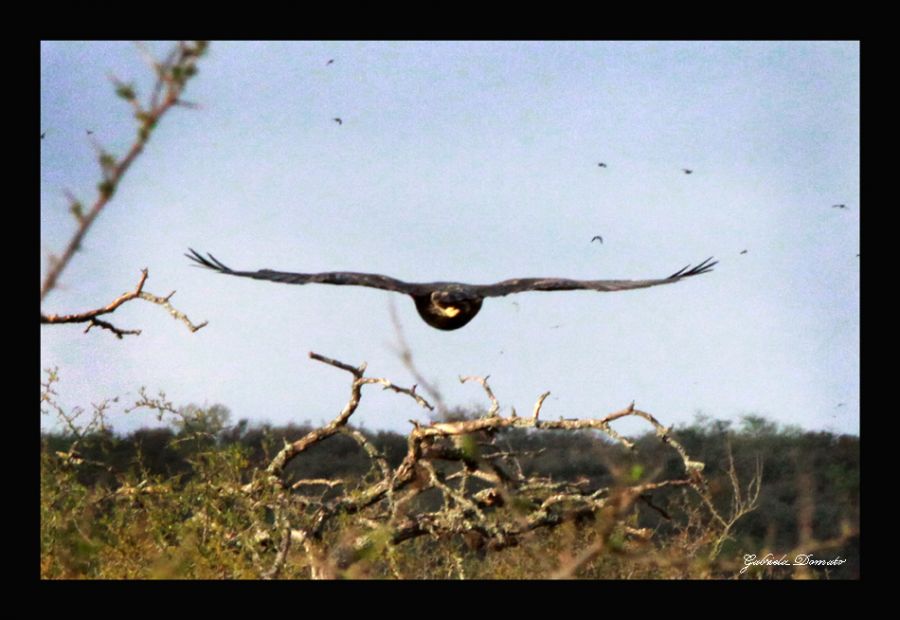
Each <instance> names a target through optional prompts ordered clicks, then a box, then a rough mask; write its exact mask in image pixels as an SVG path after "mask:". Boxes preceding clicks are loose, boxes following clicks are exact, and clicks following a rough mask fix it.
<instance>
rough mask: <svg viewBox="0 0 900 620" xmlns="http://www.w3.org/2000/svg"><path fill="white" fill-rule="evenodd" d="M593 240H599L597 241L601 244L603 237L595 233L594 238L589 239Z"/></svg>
mask: <svg viewBox="0 0 900 620" xmlns="http://www.w3.org/2000/svg"><path fill="white" fill-rule="evenodd" d="M594 241H599V242H600V243H601V244H602V243H603V237H601V236H600V235H595V236H594V238H593V239H591V243H593V242H594Z"/></svg>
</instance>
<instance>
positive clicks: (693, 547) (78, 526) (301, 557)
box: [41, 399, 859, 579]
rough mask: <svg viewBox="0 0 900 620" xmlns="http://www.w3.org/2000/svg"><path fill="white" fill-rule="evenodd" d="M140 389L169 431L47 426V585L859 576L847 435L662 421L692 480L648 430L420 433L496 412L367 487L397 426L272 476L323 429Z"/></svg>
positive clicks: (385, 459) (397, 464)
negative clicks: (613, 434) (694, 476)
mask: <svg viewBox="0 0 900 620" xmlns="http://www.w3.org/2000/svg"><path fill="white" fill-rule="evenodd" d="M145 400H146V402H145V403H144V404H145V405H149V404H155V405H158V406H160V407H161V409H160V411H161V412H162V411H164V410H165V411H167V412H168V413H170V414H172V416H171V418H170V419H171V422H172V423H171V425H170V428H157V429H142V430H140V431H137V432H134V433H132V434H130V435H128V436H125V437H120V436H117V435H115V434H113V433H111V432H109V431H108V430H107V429H106V428H105V427H104V426H103V425H102V424H98V425H95V426H93V427H92V428H90V429H89V431H88V432H82V431H81V430H79V427H77V426H74V425H73V427H72V428H70V429H69V430H68V431H67V432H61V433H57V434H45V435H44V437H43V441H42V448H43V449H42V454H41V574H42V577H45V578H194V579H196V578H207V579H221V578H251V579H258V578H266V577H277V578H310V577H338V578H509V579H521V578H545V577H550V576H563V577H582V578H603V579H608V578H667V579H671V578H733V577H742V578H792V577H811V578H856V577H858V571H859V567H858V550H857V540H858V539H857V537H856V532H857V531H858V498H859V483H858V481H859V476H858V471H859V470H858V466H859V442H858V439H857V438H854V437H846V436H841V437H836V436H833V435H830V434H827V433H803V432H800V431H797V430H791V429H779V428H777V427H776V426H775V425H773V424H771V423H768V422H767V421H765V420H763V419H761V418H757V417H747V418H745V419H744V421H743V424H742V426H741V428H739V429H737V430H735V429H731V428H730V427H729V425H728V424H727V423H723V422H717V421H710V420H698V422H697V423H695V424H694V425H692V426H689V427H685V428H681V429H678V430H675V431H672V433H671V439H674V438H675V437H677V438H678V440H679V441H680V442H681V445H682V446H683V447H684V449H685V450H686V451H687V452H688V453H690V454H691V455H692V457H693V458H694V459H696V461H695V462H703V463H705V464H706V468H705V469H704V470H703V479H702V481H700V483H699V484H697V485H693V484H692V482H693V481H692V480H690V479H683V478H679V476H683V475H684V473H685V472H684V463H683V460H682V459H681V457H680V456H679V454H678V453H677V452H676V451H674V450H672V449H671V448H670V446H668V445H667V441H666V440H663V441H661V439H660V433H659V429H656V430H655V431H654V432H649V433H647V434H646V435H644V436H641V437H638V438H635V439H633V440H631V442H628V443H631V444H633V447H632V448H628V447H626V446H627V444H626V445H623V444H621V443H619V442H615V441H612V440H609V439H608V438H606V439H604V438H603V436H602V435H601V433H598V432H597V431H596V430H584V429H582V430H578V429H574V430H567V431H566V432H564V433H549V432H541V431H540V430H538V429H535V428H517V427H515V426H510V427H507V428H499V429H498V428H496V427H497V424H496V422H497V421H498V416H496V415H493V414H491V412H483V411H482V412H471V413H469V414H462V413H461V412H454V413H453V414H452V415H448V416H446V418H447V420H449V421H448V422H442V423H435V424H432V425H431V426H428V427H422V428H424V429H427V428H432V427H441V424H463V425H466V424H468V425H471V424H481V425H485V424H487V423H486V422H484V420H488V421H490V420H493V421H494V423H493V424H492V425H489V430H490V432H484V431H475V432H472V433H465V434H458V435H454V436H450V437H439V438H437V439H436V440H435V441H434V442H433V443H431V444H430V449H431V450H432V453H431V457H433V458H428V459H420V460H417V461H416V467H415V474H414V475H412V476H411V477H410V480H409V482H408V484H406V485H405V486H404V485H400V484H394V485H393V486H392V485H388V486H386V487H379V486H378V485H379V484H382V482H383V480H385V472H391V473H390V476H393V478H392V479H393V480H395V481H396V480H397V472H398V471H401V470H402V468H403V466H404V462H405V461H406V460H407V459H408V458H409V454H410V438H409V437H403V436H401V435H398V434H394V433H384V432H382V433H377V434H374V433H365V432H361V431H358V430H356V429H352V428H349V427H347V428H346V429H345V430H344V431H343V432H336V433H334V435H332V436H330V437H328V438H327V439H328V440H327V441H317V442H314V443H311V444H310V445H309V447H308V449H304V450H302V451H301V452H300V453H297V455H296V456H298V458H292V459H291V460H290V461H289V463H287V464H286V465H285V466H284V468H283V471H280V472H279V473H278V475H277V476H276V478H277V480H278V481H279V484H271V482H272V478H273V476H272V475H271V463H273V462H274V461H276V460H277V458H276V457H277V456H278V455H279V454H281V455H283V453H284V450H285V449H286V448H287V447H288V446H292V445H295V443H296V442H297V441H299V440H298V439H297V438H298V437H299V438H301V440H302V439H303V438H308V437H310V436H311V435H315V434H316V433H317V432H319V433H320V432H321V430H322V429H316V428H312V427H286V428H271V427H268V426H260V427H251V426H249V425H247V423H246V422H244V421H241V422H239V423H238V424H237V425H235V426H228V425H227V420H228V412H227V409H225V408H224V407H221V406H213V407H209V408H205V409H204V408H198V407H193V406H188V407H183V408H180V409H175V408H174V407H171V404H170V403H163V402H154V401H151V400H149V399H145ZM166 407H168V409H166ZM95 419H96V416H95ZM101 419H102V418H101ZM499 419H500V420H507V419H508V418H499ZM479 421H481V422H479ZM465 428H469V427H465ZM73 429H75V430H73ZM75 431H78V432H75ZM443 440H447V441H445V442H443V443H441V442H442V441H443ZM292 442H293V443H292ZM420 456H421V455H420ZM486 472H494V473H497V472H501V473H499V474H498V475H501V476H503V475H505V476H508V479H507V480H505V481H504V483H503V484H496V483H495V482H496V481H492V480H490V479H485V476H484V474H485V473H486ZM479 476H481V477H479ZM516 481H519V483H518V485H517V484H516ZM522 481H525V482H522ZM667 481H674V482H673V483H672V484H661V483H665V482H667ZM757 482H759V483H761V484H759V488H758V493H754V490H755V489H754V485H755V484H757ZM377 488H385V489H394V492H395V495H396V496H395V497H393V498H390V499H389V498H387V493H385V494H382V496H381V497H379V498H373V497H372V493H373V489H377ZM701 493H705V494H706V497H705V498H704V497H703V495H702V494H701ZM370 500H371V501H370ZM707 500H708V501H709V503H708V504H707ZM467 502H468V503H467ZM336 506H337V507H343V509H341V510H337V509H335V507H336ZM716 514H718V515H724V517H723V518H722V519H721V520H717V519H716V517H715V515H716ZM492 528H493V529H492ZM770 552H771V553H772V554H773V556H772V557H773V558H775V559H778V558H781V557H782V556H787V557H788V558H789V559H790V560H793V559H794V557H795V556H796V555H797V554H804V553H805V554H812V555H813V558H815V559H834V558H842V559H844V560H846V561H845V562H842V563H841V564H837V565H831V566H753V567H751V568H750V569H749V570H746V571H745V572H743V573H741V572H740V571H741V569H743V568H744V565H745V561H744V558H745V555H746V554H755V555H756V556H757V557H758V558H764V557H766V555H767V554H768V553H770Z"/></svg>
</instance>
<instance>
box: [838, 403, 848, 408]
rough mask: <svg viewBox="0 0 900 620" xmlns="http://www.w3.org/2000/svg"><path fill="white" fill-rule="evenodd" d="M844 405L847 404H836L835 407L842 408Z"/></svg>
mask: <svg viewBox="0 0 900 620" xmlns="http://www.w3.org/2000/svg"><path fill="white" fill-rule="evenodd" d="M846 404H847V403H838V404H837V406H838V407H843V406H844V405H846Z"/></svg>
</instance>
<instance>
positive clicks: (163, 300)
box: [41, 268, 207, 339]
mask: <svg viewBox="0 0 900 620" xmlns="http://www.w3.org/2000/svg"><path fill="white" fill-rule="evenodd" d="M147 275H148V272H147V269H146V268H145V269H141V279H140V281H139V282H138V284H137V287H136V288H135V289H134V290H133V291H131V292H129V293H122V295H120V296H119V297H117V298H115V299H114V300H113V301H111V302H110V303H109V304H107V305H106V306H103V307H102V308H96V309H94V310H88V311H86V312H80V313H76V314H63V315H59V314H49V315H46V314H41V323H48V324H61V323H87V324H88V326H87V327H86V328H85V330H84V331H85V333H87V332H88V331H89V330H90V329H91V328H92V327H102V328H104V329H108V330H110V331H111V332H113V333H114V334H115V335H116V337H117V338H120V339H121V338H122V336H124V335H126V334H134V335H139V334H140V333H141V330H139V329H136V330H123V329H119V328H118V327H115V326H114V325H112V324H110V323H108V322H106V321H103V320H101V319H99V318H97V317H100V316H103V315H104V314H110V313H112V312H115V311H116V310H117V309H118V308H119V306H121V305H122V304H124V303H126V302H129V301H131V300H133V299H143V300H145V301H149V302H151V303H155V304H157V305H160V306H163V307H164V308H166V309H167V310H168V311H169V314H171V315H172V316H174V317H175V318H176V319H179V320H180V321H182V322H183V323H184V324H185V325H187V327H188V329H189V330H191V331H192V332H195V331H197V330H198V329H200V328H202V327H204V326H205V325H206V324H207V322H206V321H204V322H203V323H200V324H199V325H194V324H193V323H191V320H190V319H189V318H188V317H187V315H185V314H184V313H183V312H181V311H179V310H177V309H175V308H174V307H173V306H172V304H170V303H169V300H170V299H171V298H172V295H174V294H175V291H172V292H171V293H169V294H168V295H167V296H166V297H157V296H156V295H152V294H150V293H147V292H145V291H144V283H145V282H146V281H147Z"/></svg>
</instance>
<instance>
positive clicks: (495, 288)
mask: <svg viewBox="0 0 900 620" xmlns="http://www.w3.org/2000/svg"><path fill="white" fill-rule="evenodd" d="M717 263H718V261H714V260H713V259H712V257H710V258H707V259H706V260H705V261H703V262H702V263H700V264H699V265H697V266H696V267H691V266H690V265H688V266H686V267H684V268H682V269H679V270H678V271H676V272H675V273H673V274H672V275H670V276H669V277H668V278H661V279H657V280H567V279H565V278H517V279H514V280H504V281H503V282H497V283H496V284H485V285H480V286H472V287H471V288H472V292H474V293H475V294H477V295H479V296H480V297H502V296H503V295H510V294H512V293H523V292H525V291H578V290H589V291H627V290H631V289H635V288H648V287H650V286H657V285H660V284H672V283H673V282H678V281H679V280H682V279H684V278H689V277H691V276H696V275H700V274H701V273H706V272H707V271H710V270H711V269H712V268H713V267H714V266H715V265H716V264H717Z"/></svg>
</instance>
